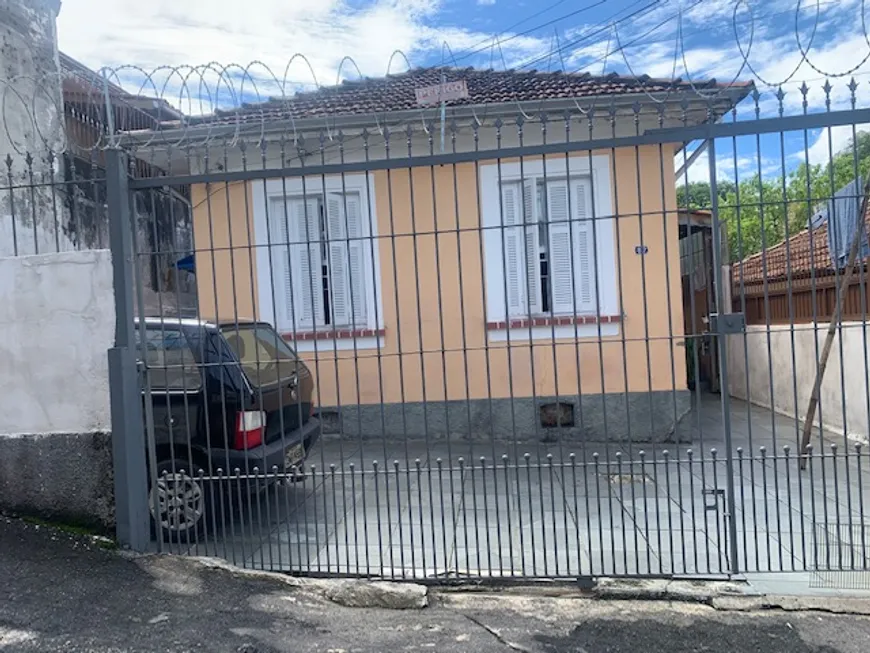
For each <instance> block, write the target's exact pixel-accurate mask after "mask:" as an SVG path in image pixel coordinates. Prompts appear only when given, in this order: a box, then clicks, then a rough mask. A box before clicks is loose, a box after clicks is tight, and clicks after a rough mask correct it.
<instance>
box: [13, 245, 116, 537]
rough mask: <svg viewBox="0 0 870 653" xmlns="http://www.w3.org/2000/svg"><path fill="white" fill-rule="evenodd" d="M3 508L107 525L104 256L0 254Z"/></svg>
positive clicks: (108, 322)
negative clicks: (7, 255)
mask: <svg viewBox="0 0 870 653" xmlns="http://www.w3.org/2000/svg"><path fill="white" fill-rule="evenodd" d="M0 306H2V307H3V310H2V312H0V360H2V361H3V365H2V367H0V406H2V410H0V508H3V507H5V508H11V509H17V510H27V511H37V512H40V513H46V514H49V515H57V516H61V517H63V518H68V519H75V520H83V521H88V522H96V523H102V524H108V523H110V522H111V520H112V499H111V497H112V480H111V479H112V476H111V470H112V466H111V462H112V461H111V445H110V436H109V429H110V425H111V422H110V414H109V382H108V364H107V353H106V352H107V350H108V348H109V347H111V346H112V343H113V339H114V328H115V302H114V294H113V291H112V262H111V256H110V254H109V252H108V251H106V250H96V251H93V250H92V251H82V252H64V253H59V254H45V255H36V256H23V257H9V258H0Z"/></svg>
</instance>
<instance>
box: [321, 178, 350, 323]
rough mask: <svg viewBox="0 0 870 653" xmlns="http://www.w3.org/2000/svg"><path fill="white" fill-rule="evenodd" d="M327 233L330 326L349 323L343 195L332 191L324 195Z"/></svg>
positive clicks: (348, 288) (348, 286) (348, 285)
mask: <svg viewBox="0 0 870 653" xmlns="http://www.w3.org/2000/svg"><path fill="white" fill-rule="evenodd" d="M326 217H327V233H328V236H329V242H328V249H327V252H328V256H329V263H328V265H329V300H330V307H329V309H330V312H331V315H332V326H346V325H348V324H350V283H349V281H348V256H347V240H346V239H347V233H346V231H345V228H344V227H345V213H344V197H343V196H342V195H340V194H337V193H332V194H330V195H327V197H326Z"/></svg>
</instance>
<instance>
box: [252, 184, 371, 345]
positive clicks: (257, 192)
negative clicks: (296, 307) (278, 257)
mask: <svg viewBox="0 0 870 653" xmlns="http://www.w3.org/2000/svg"><path fill="white" fill-rule="evenodd" d="M250 185H251V197H252V201H253V214H254V243H255V244H256V246H257V247H256V250H257V254H256V262H257V271H256V274H257V295H258V300H259V309H260V310H259V313H260V314H259V316H258V317H259V319H261V320H265V321H267V322H270V323H271V324H272V325H274V326H275V328H276V330H278V331H279V332H292V331H297V330H300V329H299V326H298V325H293V324H290V323H286V322H283V321H281V320H279V319H278V315H277V310H276V306H275V302H274V301H273V299H272V298H273V292H274V293H277V292H278V291H279V289H278V288H277V287H275V288H273V281H274V276H273V274H272V270H271V266H270V265H269V247H268V245H269V243H270V236H269V230H268V228H267V221H266V207H267V202H269V201H271V200H272V199H273V198H275V197H278V198H282V197H286V198H292V197H294V196H295V197H300V198H301V197H303V196H304V195H307V196H308V197H312V196H315V195H318V196H319V195H323V194H324V192H326V193H341V192H343V191H346V192H351V193H359V196H360V213H361V216H362V226H363V235H364V236H365V237H366V238H368V237H371V238H372V241H371V243H372V245H371V247H370V246H369V245H368V241H365V246H364V250H365V271H366V278H365V284H366V301H367V305H366V316H367V319H366V324H357V325H355V328H358V329H383V328H384V311H383V301H382V297H383V292H382V290H381V262H380V251H379V249H380V248H379V243H378V238H377V236H378V213H377V207H376V205H375V184H374V177H373V176H371V175H369V176H368V183H366V175H365V174H351V175H344V176H341V175H331V176H328V177H326V178H325V180H324V179H323V178H322V177H318V178H317V179H316V180H315V181H312V180H310V179H307V180H306V183H305V186H304V189H303V180H302V178H300V177H295V178H287V179H267V180H266V182H265V184H263V182H250ZM264 186H265V187H264ZM303 190H304V193H303ZM280 217H281V218H282V219H283V216H280ZM269 219H270V220H272V219H274V216H271V215H270V216H269ZM372 255H374V259H373V260H372ZM375 297H377V298H378V304H379V305H378V306H377V307H376V306H375ZM345 340H347V342H348V343H350V346H349V347H345V346H344V345H343V342H344V341H345ZM381 340H382V339H381ZM314 342H317V350H318V351H320V350H321V349H322V350H335V348H336V341H333V340H318V341H313V340H312V341H299V343H297V344H298V345H299V346H298V347H297V349H298V351H314V346H313V343H314ZM337 342H338V349H353V339H352V338H351V339H339V340H338V341H337ZM303 343H305V344H306V345H307V344H310V345H311V348H310V349H308V348H307V347H305V346H303ZM329 343H332V344H331V345H330V344H329ZM382 344H383V343H382V342H380V341H379V340H378V339H376V338H359V339H358V340H357V348H359V349H371V348H376V347H379V346H381V345H382Z"/></svg>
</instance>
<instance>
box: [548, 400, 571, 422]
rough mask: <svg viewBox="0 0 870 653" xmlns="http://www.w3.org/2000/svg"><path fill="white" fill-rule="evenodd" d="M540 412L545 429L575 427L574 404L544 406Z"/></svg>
mask: <svg viewBox="0 0 870 653" xmlns="http://www.w3.org/2000/svg"><path fill="white" fill-rule="evenodd" d="M540 412H541V426H543V427H545V428H555V427H557V426H574V404H570V403H568V402H565V401H560V402H555V403H552V404H544V405H542V406H541V409H540Z"/></svg>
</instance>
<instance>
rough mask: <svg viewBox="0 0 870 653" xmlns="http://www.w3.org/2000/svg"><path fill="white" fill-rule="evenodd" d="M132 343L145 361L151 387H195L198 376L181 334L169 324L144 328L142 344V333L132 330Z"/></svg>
mask: <svg viewBox="0 0 870 653" xmlns="http://www.w3.org/2000/svg"><path fill="white" fill-rule="evenodd" d="M135 334H136V343H137V345H138V346H139V349H140V351H141V355H142V356H143V358H144V360H145V368H146V369H147V371H148V377H149V380H150V381H151V390H152V391H153V390H184V391H191V390H198V389H199V388H200V387H201V386H202V375H201V374H200V371H199V366H198V365H197V364H196V358H195V357H194V355H193V352H192V351H191V350H190V347H188V344H187V338H186V337H185V336H184V333H183V332H181V331H180V330H178V329H173V328H171V327H165V326H159V327H150V326H149V327H148V328H147V329H146V330H145V346H144V347H143V346H142V340H141V338H142V334H141V333H140V332H139V329H136V330H135Z"/></svg>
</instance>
